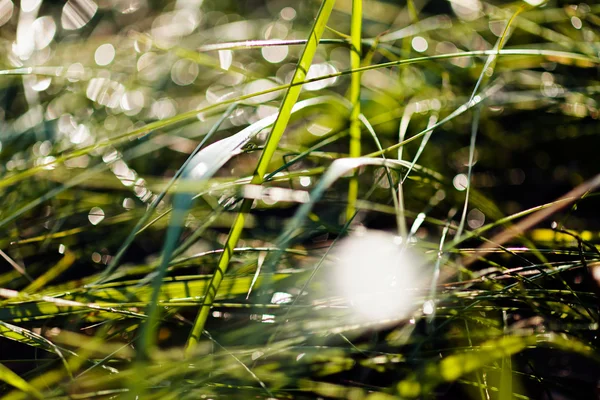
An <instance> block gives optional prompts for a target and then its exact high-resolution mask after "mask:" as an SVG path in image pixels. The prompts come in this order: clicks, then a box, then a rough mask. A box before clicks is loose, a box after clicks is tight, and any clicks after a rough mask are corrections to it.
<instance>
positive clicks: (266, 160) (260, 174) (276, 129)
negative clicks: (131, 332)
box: [186, 0, 335, 354]
mask: <svg viewBox="0 0 600 400" xmlns="http://www.w3.org/2000/svg"><path fill="white" fill-rule="evenodd" d="M334 3H335V1H334V0H324V1H323V2H322V3H321V8H320V9H319V12H318V14H317V18H316V20H315V23H314V25H313V27H312V29H311V32H310V35H309V41H308V42H307V43H306V46H305V47H304V51H303V53H302V56H301V57H300V61H299V62H298V65H297V67H296V70H295V72H294V75H293V77H292V82H291V86H290V88H289V89H288V91H287V93H286V94H285V96H284V98H283V102H282V104H281V107H280V110H279V115H278V117H277V120H276V121H275V125H274V126H273V129H272V130H271V133H270V134H269V137H268V139H267V143H266V145H265V148H264V150H263V153H262V155H261V157H260V159H259V161H258V165H257V167H256V170H255V173H254V176H253V178H252V181H251V184H260V183H262V182H263V179H264V176H265V174H266V172H267V170H268V167H269V164H270V162H271V158H272V157H273V154H274V153H275V150H276V149H277V146H278V144H279V140H280V139H281V137H282V136H283V133H284V131H285V128H286V127H287V125H288V122H289V119H290V115H291V112H292V108H293V107H294V104H296V101H297V100H298V97H299V96H300V91H301V86H294V85H295V84H299V83H300V82H303V81H304V80H305V79H306V74H307V73H308V69H309V68H310V65H311V64H312V60H313V57H314V55H315V53H316V51H317V47H318V45H319V40H320V39H321V36H322V35H323V32H324V31H325V27H326V24H327V21H328V19H329V15H330V14H331V11H332V9H333V5H334ZM251 205H252V200H248V199H245V200H244V202H243V204H242V207H241V210H240V213H239V214H238V217H237V218H236V220H235V222H234V224H233V226H232V228H231V231H230V233H229V237H228V238H227V242H226V243H225V246H224V248H225V251H224V252H223V254H222V256H221V259H220V260H219V265H218V270H217V271H216V272H215V275H214V276H213V280H212V281H211V283H210V287H209V288H208V290H207V293H206V297H205V304H203V306H202V307H201V308H200V311H199V313H198V316H197V318H196V321H195V322H194V327H193V328H192V331H191V333H190V336H189V338H188V342H187V344H186V352H187V354H190V353H191V352H192V351H193V350H194V347H195V346H196V344H197V343H198V341H199V340H200V335H201V334H202V331H203V330H204V324H205V322H206V319H207V318H208V314H209V312H210V308H211V303H212V301H213V298H214V297H215V296H216V294H217V292H218V291H219V286H220V284H221V281H222V279H223V276H224V275H225V272H226V271H227V267H228V266H229V261H230V259H231V252H232V250H233V248H234V247H235V246H236V244H237V242H238V240H239V238H240V236H241V233H242V230H243V228H244V224H245V219H246V214H247V212H248V211H250V207H251Z"/></svg>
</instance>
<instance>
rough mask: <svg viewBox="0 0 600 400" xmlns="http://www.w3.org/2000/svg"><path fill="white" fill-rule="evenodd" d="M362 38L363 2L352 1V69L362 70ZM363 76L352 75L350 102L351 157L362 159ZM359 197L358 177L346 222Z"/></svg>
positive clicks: (351, 186)
mask: <svg viewBox="0 0 600 400" xmlns="http://www.w3.org/2000/svg"><path fill="white" fill-rule="evenodd" d="M361 36H362V0H352V20H351V22H350V40H351V44H352V46H351V48H350V68H351V69H357V68H360V59H361V55H362V49H361ZM361 76H362V74H360V73H356V74H352V77H351V81H350V94H349V97H350V102H351V103H352V111H351V113H350V157H360V147H361V146H360V136H361V135H360V133H361V130H360V121H359V119H358V116H359V115H360V79H361ZM357 196H358V177H356V176H354V177H352V179H350V184H349V186H348V206H347V208H346V220H350V218H352V217H353V216H354V214H355V212H356V199H357Z"/></svg>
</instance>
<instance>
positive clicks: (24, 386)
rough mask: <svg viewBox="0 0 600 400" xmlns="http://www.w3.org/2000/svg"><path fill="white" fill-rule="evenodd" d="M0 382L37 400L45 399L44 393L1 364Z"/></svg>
mask: <svg viewBox="0 0 600 400" xmlns="http://www.w3.org/2000/svg"><path fill="white" fill-rule="evenodd" d="M0 381H4V382H6V383H8V384H9V385H11V386H14V387H15V388H17V389H19V390H20V391H22V392H24V393H26V394H28V395H29V396H32V397H34V398H36V399H43V398H44V396H43V395H42V393H41V392H40V391H39V390H37V389H36V388H34V387H33V386H31V385H30V384H29V383H27V381H26V380H25V379H23V378H21V377H20V376H19V375H17V374H15V373H14V372H13V371H12V370H10V369H9V368H8V367H6V366H5V365H4V364H0Z"/></svg>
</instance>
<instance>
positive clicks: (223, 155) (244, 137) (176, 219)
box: [140, 96, 330, 349]
mask: <svg viewBox="0 0 600 400" xmlns="http://www.w3.org/2000/svg"><path fill="white" fill-rule="evenodd" d="M329 99H330V97H329V96H324V97H315V98H312V99H308V100H304V101H302V102H300V103H298V104H295V105H294V106H293V107H292V108H291V109H290V114H292V113H295V112H297V111H300V110H302V109H304V108H307V107H310V106H314V105H318V104H322V103H324V102H326V101H328V100H329ZM278 118H279V115H278V114H275V115H271V116H269V117H266V118H263V119H262V120H260V121H258V122H255V123H254V124H252V125H250V126H248V127H247V128H245V129H243V130H242V131H240V132H238V133H236V134H235V135H232V136H230V137H228V138H225V139H222V140H220V141H218V142H215V143H213V144H211V145H210V146H208V147H206V148H204V149H203V150H201V151H199V152H198V153H197V154H196V155H195V156H194V157H192V158H191V159H190V160H189V163H188V164H187V165H186V166H185V168H184V169H183V170H182V175H181V176H182V178H183V179H184V180H188V181H191V182H203V181H206V180H207V179H209V178H210V177H212V176H213V175H214V174H215V173H216V172H217V171H218V170H219V169H220V168H221V167H222V166H223V165H225V163H227V161H229V160H230V159H231V158H233V157H235V156H236V155H238V154H240V153H242V152H243V150H244V147H245V146H246V145H248V143H250V141H251V140H252V139H254V138H255V137H256V136H257V135H258V134H259V133H260V132H262V131H263V130H264V129H266V128H268V127H269V126H271V125H273V124H274V123H276V121H277V120H278ZM193 199H194V194H193V193H190V192H180V193H177V194H176V195H175V197H174V199H173V211H172V215H171V221H170V223H169V227H168V229H167V236H166V238H165V243H164V247H163V251H162V260H161V264H160V266H159V267H158V269H157V271H156V274H155V275H154V276H153V280H154V284H153V293H154V294H153V296H152V298H151V300H150V303H149V308H148V311H147V314H148V321H147V322H146V324H145V325H144V333H143V334H142V335H141V337H140V340H141V348H142V349H148V348H150V347H152V343H153V342H152V339H151V337H153V336H154V332H153V330H154V329H155V327H154V328H149V326H151V325H153V324H154V323H155V320H156V319H157V318H158V315H157V301H158V295H159V293H160V286H161V284H162V278H163V277H164V276H165V274H166V271H167V267H168V264H169V262H170V260H171V257H172V255H173V253H174V251H175V246H176V244H177V241H178V239H179V234H180V233H181V229H182V225H183V222H184V220H185V217H186V215H187V212H188V210H189V209H190V207H191V205H192V201H193Z"/></svg>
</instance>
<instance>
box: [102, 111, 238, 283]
mask: <svg viewBox="0 0 600 400" xmlns="http://www.w3.org/2000/svg"><path fill="white" fill-rule="evenodd" d="M236 107H237V103H233V104H231V105H230V106H229V108H227V110H226V111H225V112H224V113H223V115H221V117H220V118H219V120H218V121H217V122H216V123H215V124H214V125H213V127H212V128H211V129H210V131H209V132H208V133H207V134H206V136H204V138H203V139H202V141H201V142H200V144H198V146H196V148H195V149H194V151H192V153H191V154H190V156H189V157H188V158H187V159H186V160H185V162H184V163H183V164H182V165H181V167H179V169H178V170H177V172H175V175H173V177H172V178H171V180H170V181H169V183H167V185H166V186H165V188H164V189H163V190H162V191H161V192H160V194H159V195H158V196H157V197H156V198H155V199H154V201H153V202H152V203H151V204H150V206H149V207H148V208H147V209H146V212H145V213H144V215H143V216H142V218H140V219H139V221H138V222H137V224H136V225H135V226H134V227H133V229H132V230H131V232H130V233H129V236H127V238H125V241H124V242H123V244H122V245H121V248H120V249H119V250H118V251H117V253H116V254H115V256H114V258H113V259H112V260H111V262H110V264H109V265H108V266H107V267H106V269H105V270H104V271H103V273H102V275H101V276H100V277H99V278H98V281H96V282H95V283H96V284H98V283H102V282H104V281H105V280H106V279H107V278H108V277H109V275H110V274H111V273H112V272H113V271H114V270H115V269H116V268H117V267H118V266H119V262H120V261H121V258H123V255H125V252H126V251H127V249H128V248H129V246H131V244H132V243H133V241H134V239H135V236H136V235H137V234H138V232H139V231H140V230H141V229H142V228H143V227H144V224H145V223H146V222H148V219H150V217H151V216H152V213H153V212H154V210H156V207H158V205H159V204H160V202H161V201H162V199H163V198H164V197H165V195H166V194H167V192H168V191H169V189H170V188H171V187H172V186H173V185H174V184H175V182H176V181H177V180H178V179H179V177H180V176H181V175H182V174H183V173H184V171H185V170H186V168H187V166H188V165H189V164H190V163H191V162H192V160H193V159H194V157H195V156H196V154H198V152H200V149H202V147H204V145H205V144H206V142H207V141H208V140H209V139H210V138H211V137H212V136H213V135H214V134H215V133H216V132H217V131H218V130H219V127H220V126H221V125H222V124H223V122H224V121H225V120H226V119H227V118H228V117H229V116H230V115H231V113H232V112H233V111H234V110H235V108H236Z"/></svg>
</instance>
